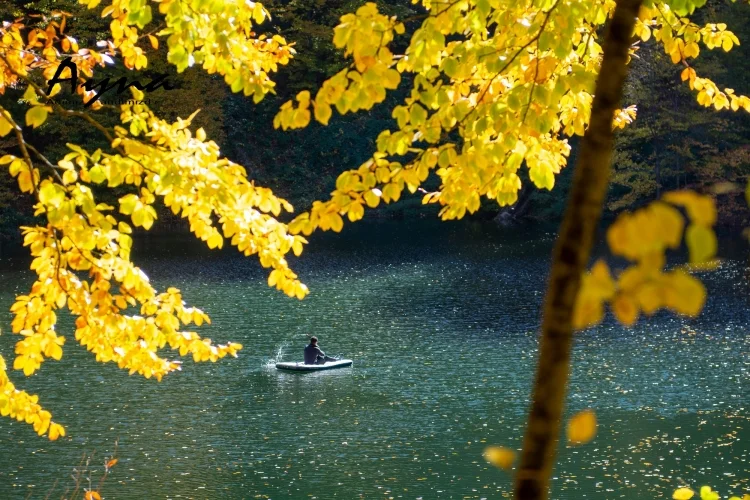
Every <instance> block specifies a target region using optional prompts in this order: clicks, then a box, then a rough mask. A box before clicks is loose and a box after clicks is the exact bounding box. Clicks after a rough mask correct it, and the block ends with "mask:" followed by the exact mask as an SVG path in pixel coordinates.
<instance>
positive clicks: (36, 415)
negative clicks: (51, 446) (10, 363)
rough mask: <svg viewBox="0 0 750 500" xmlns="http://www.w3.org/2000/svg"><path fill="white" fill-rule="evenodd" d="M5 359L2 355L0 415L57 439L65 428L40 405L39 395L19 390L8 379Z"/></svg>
mask: <svg viewBox="0 0 750 500" xmlns="http://www.w3.org/2000/svg"><path fill="white" fill-rule="evenodd" d="M6 370H7V366H6V364H5V359H3V357H2V356H0V416H3V417H10V418H15V419H16V420H18V421H19V422H26V423H28V424H30V425H32V426H33V428H34V431H36V433H37V434H39V435H40V436H43V435H45V434H47V436H48V437H49V439H51V440H53V441H54V440H56V439H58V438H59V437H60V436H64V435H65V429H64V428H63V427H62V426H61V425H59V424H57V423H55V422H53V421H52V415H51V414H50V413H49V412H48V411H46V410H44V409H42V407H41V406H40V405H39V398H38V396H32V395H29V394H27V393H26V392H24V391H19V390H18V389H16V388H15V386H14V385H13V383H12V382H11V381H10V380H9V379H8V374H7V371H6Z"/></svg>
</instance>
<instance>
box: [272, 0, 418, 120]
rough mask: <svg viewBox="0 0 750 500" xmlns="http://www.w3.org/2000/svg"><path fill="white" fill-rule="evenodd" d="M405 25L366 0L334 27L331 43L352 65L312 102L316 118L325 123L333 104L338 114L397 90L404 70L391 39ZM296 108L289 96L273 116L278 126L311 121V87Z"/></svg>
mask: <svg viewBox="0 0 750 500" xmlns="http://www.w3.org/2000/svg"><path fill="white" fill-rule="evenodd" d="M404 29H405V28H404V25H403V24H401V23H398V22H396V19H395V17H391V18H389V17H387V16H384V15H383V14H380V13H379V12H378V8H377V5H376V4H374V3H372V2H368V3H366V4H365V5H363V6H362V7H360V8H359V9H357V12H356V14H346V15H345V16H343V17H342V18H341V24H339V25H338V26H337V27H336V28H335V30H334V36H333V43H334V45H335V46H336V48H339V49H344V50H345V52H344V55H345V56H351V57H352V59H353V62H352V64H351V65H350V66H349V67H347V68H344V69H343V70H341V71H339V72H338V73H336V75H334V76H333V77H331V78H330V79H328V80H326V82H325V83H324V84H323V87H322V88H321V89H320V90H319V91H318V93H317V95H316V96H315V100H314V101H313V102H312V104H313V110H314V113H315V119H316V120H317V121H319V122H320V123H323V124H327V123H328V120H329V119H330V118H331V114H332V109H331V108H332V107H333V106H335V107H336V109H337V110H338V112H339V113H341V114H344V113H347V112H350V111H351V112H356V111H359V110H362V109H364V110H367V109H370V108H372V107H373V105H375V104H377V103H380V102H383V100H384V99H385V95H386V90H390V89H395V88H396V87H398V84H399V83H400V82H401V74H400V73H399V72H398V71H396V70H395V69H393V68H392V66H393V65H394V64H395V60H394V57H393V53H392V52H391V51H390V49H389V48H388V44H389V43H390V42H391V41H392V40H393V37H394V33H403V32H404ZM296 100H297V103H298V104H297V107H296V108H295V107H294V103H293V102H292V101H287V102H286V103H284V104H283V105H282V106H281V110H280V111H279V113H278V114H277V115H276V117H275V118H274V122H273V123H274V127H276V128H279V127H281V128H283V129H284V130H286V129H289V128H301V127H305V126H307V124H308V123H309V122H310V111H309V107H310V92H308V91H303V92H300V94H299V95H297V99H296Z"/></svg>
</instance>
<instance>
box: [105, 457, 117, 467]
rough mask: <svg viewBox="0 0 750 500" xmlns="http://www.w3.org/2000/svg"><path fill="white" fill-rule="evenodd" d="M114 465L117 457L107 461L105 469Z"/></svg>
mask: <svg viewBox="0 0 750 500" xmlns="http://www.w3.org/2000/svg"><path fill="white" fill-rule="evenodd" d="M115 465H117V459H116V458H113V459H112V460H109V461H107V469H111V468H112V467H114V466H115Z"/></svg>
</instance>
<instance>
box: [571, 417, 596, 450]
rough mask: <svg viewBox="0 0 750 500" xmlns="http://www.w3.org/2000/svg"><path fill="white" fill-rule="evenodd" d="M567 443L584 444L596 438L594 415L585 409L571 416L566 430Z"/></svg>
mask: <svg viewBox="0 0 750 500" xmlns="http://www.w3.org/2000/svg"><path fill="white" fill-rule="evenodd" d="M566 435H567V438H568V443H570V444H572V445H581V444H586V443H588V442H590V441H591V440H593V439H594V436H596V413H595V412H594V410H591V409H586V410H582V411H580V412H578V413H576V414H575V415H573V416H572V417H571V418H570V420H569V421H568V425H567V428H566Z"/></svg>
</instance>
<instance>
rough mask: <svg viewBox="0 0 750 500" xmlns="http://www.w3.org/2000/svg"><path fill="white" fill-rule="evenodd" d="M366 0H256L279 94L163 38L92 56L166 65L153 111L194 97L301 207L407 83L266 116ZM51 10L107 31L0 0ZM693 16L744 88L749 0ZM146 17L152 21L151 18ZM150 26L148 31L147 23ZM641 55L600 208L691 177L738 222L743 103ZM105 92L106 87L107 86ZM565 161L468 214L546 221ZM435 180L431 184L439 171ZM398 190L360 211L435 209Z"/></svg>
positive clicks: (50, 149)
mask: <svg viewBox="0 0 750 500" xmlns="http://www.w3.org/2000/svg"><path fill="white" fill-rule="evenodd" d="M362 3H363V0H362V1H351V0H291V1H288V0H269V1H266V2H264V5H265V6H266V7H267V8H268V10H269V11H270V12H271V14H272V16H273V18H272V20H271V22H267V23H265V24H263V25H262V26H261V27H262V28H263V29H265V30H266V31H267V32H269V33H279V34H281V35H283V36H284V37H285V38H286V39H287V40H288V41H293V42H295V43H296V45H295V48H296V50H297V56H296V57H295V59H293V60H292V61H291V63H290V64H289V65H288V66H284V67H281V68H280V71H279V73H278V74H277V75H275V76H274V80H275V81H276V82H277V87H276V88H277V94H276V95H269V96H267V97H266V99H265V100H263V101H262V102H261V103H260V104H257V105H256V104H253V102H252V99H248V98H246V97H244V96H243V95H242V94H241V93H240V94H239V95H238V94H232V92H231V90H230V89H229V87H228V86H227V85H226V84H225V83H224V81H223V79H222V78H221V77H219V76H216V75H208V74H206V73H205V72H204V71H203V70H202V69H201V68H199V67H193V68H188V70H186V71H185V72H184V73H182V74H177V72H176V71H175V69H174V67H172V66H171V65H169V64H167V63H166V49H165V48H164V45H163V44H162V45H161V46H160V48H159V50H158V54H154V53H153V52H151V54H150V57H149V66H148V69H147V70H144V71H140V72H138V73H137V74H134V73H133V72H128V71H126V70H124V69H123V68H122V65H121V64H116V65H115V66H114V67H110V68H108V69H107V70H103V69H100V70H99V75H98V76H97V78H103V77H105V76H107V77H110V78H111V79H113V80H114V79H116V78H118V77H119V76H121V75H124V76H127V78H128V80H129V81H132V80H138V81H141V82H144V83H146V82H147V81H148V80H149V79H150V78H152V77H154V76H156V75H159V74H165V73H166V74H169V78H168V80H169V81H170V83H171V84H172V85H173V86H175V87H176V89H175V90H171V91H165V90H158V91H155V92H152V93H149V94H147V96H146V98H147V99H148V103H149V105H150V107H151V108H152V109H153V110H154V111H155V112H156V113H157V114H158V115H159V116H162V117H164V118H170V119H175V118H176V117H178V116H180V117H187V116H189V115H190V114H191V113H192V112H193V111H194V110H195V109H197V108H200V109H201V112H200V113H199V114H198V116H197V117H196V118H195V120H194V122H193V123H194V126H195V128H197V127H204V128H205V129H206V132H207V133H208V136H209V137H210V138H213V139H214V140H215V141H216V142H217V143H218V144H219V145H220V147H221V149H222V153H223V154H224V155H225V156H227V157H228V158H230V159H231V160H233V161H235V162H237V163H240V164H242V165H243V166H245V167H246V168H247V170H248V174H249V176H250V177H251V178H252V179H255V180H256V181H257V182H258V183H259V184H260V185H264V186H268V187H270V188H272V189H273V191H274V192H275V193H276V194H278V195H280V196H282V197H284V198H286V199H287V200H289V201H290V202H291V203H292V204H293V205H294V207H295V210H296V211H297V212H299V211H302V210H305V209H307V208H308V207H309V206H310V205H311V204H312V202H313V201H314V200H316V199H325V198H326V197H327V195H328V193H330V191H331V190H332V189H333V187H334V185H335V179H336V177H337V175H338V174H339V173H340V172H342V171H343V170H345V169H349V168H356V167H358V166H359V164H360V163H361V162H362V161H364V160H366V159H367V158H368V157H369V156H370V155H371V153H372V151H373V150H374V149H375V139H376V137H377V135H378V133H379V132H380V131H381V130H383V129H386V128H389V127H392V126H394V121H393V120H392V118H391V116H390V112H389V110H391V109H392V108H393V106H394V105H396V104H397V103H398V102H399V101H400V100H401V99H402V98H403V96H404V94H405V92H406V90H407V87H408V84H409V83H410V82H409V81H408V79H407V78H404V80H403V81H402V84H401V87H400V88H399V90H398V91H396V92H393V93H391V94H390V95H389V97H388V98H387V100H386V101H385V102H384V103H382V104H380V105H378V106H376V107H375V108H374V109H372V110H371V111H369V112H363V113H357V114H355V115H347V116H343V117H341V116H337V115H336V114H335V113H334V117H333V118H332V119H331V121H330V123H329V125H328V126H327V127H324V126H321V125H320V124H317V123H313V124H311V125H310V126H309V127H307V128H305V129H302V130H298V131H290V132H282V131H280V130H274V129H273V125H272V122H273V117H274V115H275V114H276V112H277V110H278V108H279V106H280V105H281V104H282V103H283V102H285V101H286V100H287V99H290V98H292V97H293V96H294V95H295V94H296V93H297V92H299V91H300V90H303V89H310V90H312V91H313V93H314V92H315V90H317V88H319V86H320V85H321V84H322V82H323V81H324V80H325V79H326V78H328V77H329V76H331V75H332V74H334V73H335V72H337V71H339V70H340V69H341V68H343V67H344V66H345V64H346V62H345V61H344V59H343V54H342V53H341V52H340V51H338V50H336V49H335V48H334V46H333V44H332V38H333V31H332V30H333V27H334V26H336V24H337V23H338V20H339V18H340V16H341V15H343V14H345V13H347V12H352V11H354V10H356V8H357V7H358V6H359V5H361V4H362ZM377 3H378V4H379V7H380V9H381V10H382V11H383V12H386V13H388V14H391V15H398V16H399V17H400V18H403V17H408V16H410V15H412V14H415V13H418V12H419V10H418V9H419V7H418V6H414V5H412V4H411V3H409V2H408V0H399V1H391V2H383V1H379V2H377ZM52 10H65V11H67V12H69V13H71V14H73V16H74V18H73V19H69V21H68V26H69V28H68V30H67V32H68V34H70V35H71V36H74V37H76V38H77V40H78V42H79V44H80V46H81V47H92V46H94V45H95V43H96V41H97V40H100V39H104V38H108V37H109V36H110V35H109V27H108V26H109V19H101V17H100V16H99V12H100V11H101V8H97V9H94V10H92V11H89V10H87V9H86V7H85V6H81V5H78V4H77V2H75V0H62V1H52V0H42V1H33V2H25V1H17V2H8V3H6V2H3V3H2V4H0V18H1V19H2V20H11V19H13V18H15V17H20V16H23V15H24V14H29V13H37V14H44V13H49V12H50V11H52ZM694 21H695V22H697V23H699V24H703V23H707V22H726V23H727V24H728V25H729V28H728V29H730V30H732V31H734V32H735V34H736V35H737V36H738V37H739V39H740V41H741V42H742V44H743V45H741V46H739V47H735V48H734V50H732V51H731V52H730V53H724V52H723V51H721V50H714V51H709V50H708V49H706V48H705V47H703V46H701V50H702V53H701V55H700V57H699V59H698V60H697V61H696V62H695V67H696V69H697V71H698V72H699V74H702V75H703V76H708V77H711V78H712V79H714V81H716V82H717V84H719V85H720V86H726V87H730V88H734V89H736V90H737V92H738V93H744V94H747V93H750V71H749V70H750V52H748V50H747V49H746V46H747V45H748V44H750V16H748V15H747V6H746V5H741V4H740V3H739V2H738V3H737V4H734V3H731V2H730V1H729V0H709V2H708V5H707V7H705V8H703V9H701V10H700V11H699V12H698V13H696V15H695V17H694ZM154 23H155V24H154V26H153V27H154V28H155V27H156V26H158V19H155V21H154ZM416 27H417V23H412V24H411V25H407V29H411V30H414V29H415V28H416ZM147 29H148V30H149V31H150V30H151V29H152V27H148V28H147ZM407 35H408V32H407ZM407 40H408V36H403V37H401V39H400V42H401V44H405V43H406V42H407ZM145 43H147V42H145ZM396 49H397V50H398V49H401V50H403V49H404V47H403V46H401V47H399V46H398V43H397V44H396ZM638 56H639V57H638V58H636V59H634V60H633V62H632V66H631V72H630V76H629V79H628V84H627V91H626V98H625V102H624V103H623V105H624V106H627V105H630V104H637V106H638V118H637V120H636V121H635V123H634V124H632V125H631V126H629V127H628V128H626V129H625V130H623V131H619V132H618V134H617V146H616V151H615V156H614V177H613V179H612V180H613V182H612V184H611V188H610V194H609V199H608V202H607V206H606V209H607V214H606V215H607V216H609V217H612V216H614V215H616V214H617V213H618V212H620V211H622V210H626V209H633V208H636V207H639V206H641V205H643V204H645V203H647V202H649V201H652V200H654V199H655V198H658V197H659V196H660V194H661V193H663V192H664V191H667V190H673V189H681V188H691V189H695V190H698V191H700V192H720V193H721V194H717V196H718V205H719V207H720V221H719V223H720V224H721V225H731V226H735V225H741V224H747V223H748V219H750V217H749V212H748V209H747V206H746V204H745V201H744V196H743V195H742V194H741V192H738V191H734V192H731V191H730V192H726V191H727V184H726V183H727V182H730V183H734V184H735V185H736V186H738V187H743V188H744V183H745V182H746V180H747V175H748V173H750V145H748V137H750V116H748V114H747V113H744V112H742V111H740V112H736V113H733V112H731V111H721V112H717V111H715V110H713V109H707V108H704V107H701V106H699V105H698V104H697V103H696V102H695V97H694V96H693V95H692V93H691V91H690V89H689V88H688V86H687V85H686V84H685V83H683V82H681V81H680V72H681V70H682V69H683V68H682V67H681V66H679V65H673V64H672V63H671V61H670V58H669V56H667V55H666V54H663V53H661V52H659V51H658V50H656V47H655V46H654V44H653V43H641V44H640V50H639V51H638ZM22 91H23V89H19V90H18V91H15V92H14V91H11V92H8V93H6V94H5V95H4V96H2V100H3V105H4V106H9V107H10V108H11V109H12V110H13V111H14V113H16V112H17V113H23V107H24V106H25V105H24V104H23V103H19V102H17V101H18V99H20V97H21V95H22ZM68 91H69V90H68V89H66V90H64V91H63V92H64V93H66V92H68ZM113 98H115V96H114V93H113V92H112V91H111V92H109V93H108V94H105V97H104V98H103V100H105V101H106V100H108V99H110V100H111V99H113ZM100 113H102V112H100ZM106 113H107V114H108V115H109V116H108V117H101V118H100V120H101V121H103V122H105V123H108V124H111V125H114V124H115V123H116V119H117V117H116V116H115V113H113V112H111V111H107V112H106ZM17 116H20V115H17ZM29 134H30V135H29V138H30V140H31V142H32V143H34V144H35V145H36V146H37V147H38V148H40V149H42V150H43V151H44V152H45V153H46V154H47V155H48V157H50V158H54V159H59V158H60V157H61V156H62V155H64V154H65V153H66V152H67V148H66V146H65V143H67V142H72V143H76V144H79V145H83V146H84V147H86V148H87V149H89V150H94V149H96V148H97V147H106V143H105V142H103V141H102V140H101V138H100V137H98V136H97V135H95V134H94V133H93V132H92V129H90V128H89V127H86V126H84V125H82V124H81V123H79V122H75V121H69V122H66V121H60V120H51V121H49V122H47V123H46V124H45V125H43V126H42V127H40V128H39V129H35V130H34V131H33V132H32V131H29ZM571 143H572V145H573V153H572V155H571V158H570V162H569V165H571V166H572V164H573V162H574V160H575V152H576V147H577V139H575V138H574V139H572V140H571ZM14 149H15V140H14V138H12V137H11V136H7V137H5V138H0V156H1V155H3V154H6V153H12V152H14ZM571 172H572V168H570V167H569V168H567V169H565V170H563V172H562V173H561V174H560V175H559V176H558V178H557V181H556V186H555V189H554V190H553V191H551V192H549V191H540V190H537V189H536V188H534V187H533V184H531V182H530V181H529V180H528V178H526V179H524V180H525V181H526V182H525V187H524V189H523V191H522V192H521V195H520V198H519V201H518V203H516V206H514V207H512V208H505V209H501V208H500V207H499V206H498V205H497V203H495V202H494V201H491V200H484V202H483V206H482V209H481V211H480V212H479V213H478V214H476V215H474V216H473V217H478V218H488V219H489V218H495V219H497V220H499V221H502V222H503V223H510V224H513V223H520V222H522V221H527V220H544V221H555V220H557V219H559V218H560V217H561V215H562V210H563V207H564V202H565V195H566V192H567V188H568V186H569V184H570V180H571V175H570V174H571ZM524 174H525V172H524ZM432 182H433V183H434V185H435V186H436V185H437V182H436V180H433V181H432ZM14 184H15V183H14V181H13V179H12V178H11V177H10V175H5V176H0V239H6V240H7V239H13V240H17V239H18V238H19V236H20V232H19V230H18V226H19V224H28V223H31V222H33V217H32V213H33V210H32V209H31V205H32V199H31V198H30V197H28V196H25V195H24V196H22V195H20V193H19V191H18V190H17V187H16V186H15V185H14ZM743 190H744V189H743ZM115 191H116V192H115V193H109V192H107V193H105V192H102V196H104V201H106V200H107V198H106V197H107V196H108V197H110V198H112V199H113V197H116V196H118V194H122V193H118V192H117V190H115ZM122 192H124V190H123V191H122ZM406 194H407V196H406V197H405V198H404V199H402V201H400V202H399V203H397V204H395V205H389V206H385V207H381V208H379V209H377V210H373V211H369V212H368V213H367V216H370V217H391V218H405V217H406V218H408V217H421V216H432V217H434V216H435V214H436V213H437V208H436V207H435V206H423V205H421V196H417V195H408V193H406ZM417 194H419V193H417ZM159 216H160V219H162V220H161V221H160V222H161V224H159V223H157V224H156V225H155V226H154V230H156V231H186V230H187V224H186V223H185V222H183V221H181V220H179V219H178V218H176V217H175V216H173V215H172V214H171V212H169V211H168V210H164V209H163V210H160V214H159Z"/></svg>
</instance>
